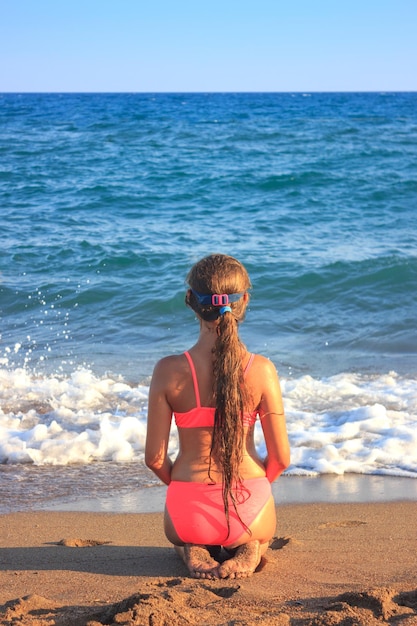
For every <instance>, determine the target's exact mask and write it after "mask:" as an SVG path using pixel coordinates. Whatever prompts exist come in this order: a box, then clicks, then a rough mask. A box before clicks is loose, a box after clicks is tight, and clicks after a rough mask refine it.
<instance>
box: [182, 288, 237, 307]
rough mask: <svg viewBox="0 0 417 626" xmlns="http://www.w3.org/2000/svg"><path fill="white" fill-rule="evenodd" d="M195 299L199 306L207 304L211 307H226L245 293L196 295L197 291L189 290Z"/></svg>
mask: <svg viewBox="0 0 417 626" xmlns="http://www.w3.org/2000/svg"><path fill="white" fill-rule="evenodd" d="M191 291H192V292H193V294H194V295H195V297H196V298H197V300H198V302H199V304H206V305H207V304H208V305H210V304H211V305H212V306H227V305H228V304H230V303H231V302H237V301H238V300H240V298H241V297H242V296H243V294H244V293H245V292H244V291H242V293H210V294H202V293H198V291H194V289H191Z"/></svg>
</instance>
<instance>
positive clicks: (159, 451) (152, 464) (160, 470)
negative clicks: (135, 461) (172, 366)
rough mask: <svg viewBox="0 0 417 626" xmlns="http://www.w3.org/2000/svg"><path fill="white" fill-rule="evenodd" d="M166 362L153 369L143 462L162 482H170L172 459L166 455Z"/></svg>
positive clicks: (169, 411) (169, 412)
mask: <svg viewBox="0 0 417 626" xmlns="http://www.w3.org/2000/svg"><path fill="white" fill-rule="evenodd" d="M168 369H169V368H168V363H167V360H166V359H162V360H161V361H159V362H158V363H157V364H156V366H155V369H154V372H153V376H152V381H151V386H150V389H149V402H148V426H147V432H146V445H145V463H146V465H147V466H148V467H149V469H151V470H152V471H153V472H154V474H156V475H157V476H158V478H159V479H160V480H162V482H164V483H165V484H166V485H169V483H170V482H171V471H172V461H171V459H170V458H169V456H168V443H169V433H170V430H171V420H172V409H171V407H170V405H169V404H168V401H167V398H166V388H167V384H166V381H167V375H168Z"/></svg>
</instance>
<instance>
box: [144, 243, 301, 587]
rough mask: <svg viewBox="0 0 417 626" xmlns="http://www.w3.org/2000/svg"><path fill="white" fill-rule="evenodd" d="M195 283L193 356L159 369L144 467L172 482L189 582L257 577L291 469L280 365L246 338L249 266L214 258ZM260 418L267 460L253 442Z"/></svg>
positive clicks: (168, 514) (174, 526)
mask: <svg viewBox="0 0 417 626" xmlns="http://www.w3.org/2000/svg"><path fill="white" fill-rule="evenodd" d="M187 282H188V284H189V287H190V288H189V290H188V291H187V294H186V304H187V305H188V306H189V307H191V308H192V309H193V311H194V312H195V314H196V316H197V318H198V320H199V322H200V334H199V337H198V341H197V343H196V344H195V345H194V346H193V347H192V348H191V349H190V350H189V351H188V352H186V353H185V354H181V355H175V356H168V357H165V358H163V359H162V360H161V361H159V362H158V363H157V365H156V367H155V370H154V373H153V377H152V382H151V387H150V392H149V412H148V432H147V440H146V452H145V461H146V464H147V466H148V467H149V468H150V469H151V470H152V471H153V472H154V473H155V474H156V475H157V476H158V477H159V478H160V479H161V480H162V481H163V482H164V483H165V484H167V485H168V490H167V499H166V509H165V533H166V536H167V538H168V539H169V541H171V543H173V544H174V545H175V546H176V550H177V552H178V553H179V554H180V555H181V557H182V558H183V559H184V562H185V564H186V565H187V567H188V570H189V572H190V574H191V576H192V577H194V578H242V577H245V576H250V575H251V574H252V573H253V572H254V571H255V569H256V568H257V566H258V565H259V563H260V560H261V557H262V555H263V554H264V553H265V551H266V550H267V548H268V545H269V541H270V540H271V538H272V537H273V534H274V532H275V527H276V517H275V505H274V499H273V496H272V493H271V482H272V481H274V480H275V479H276V478H277V477H278V476H279V475H280V474H281V473H282V472H283V471H284V470H285V468H286V467H288V465H289V456H290V455H289V444H288V437H287V431H286V425H285V416H284V409H283V404H282V398H281V391H280V385H279V380H278V376H277V373H276V370H275V368H274V366H273V364H272V363H271V362H270V361H269V360H268V359H266V358H265V357H263V356H260V355H253V354H250V353H249V352H248V351H247V349H246V347H245V346H244V345H243V343H242V342H241V341H240V339H239V334H238V325H239V323H240V322H241V321H243V318H244V315H245V311H246V307H247V305H248V302H249V294H248V289H249V288H250V286H251V285H250V280H249V276H248V274H247V272H246V269H245V268H244V267H243V265H242V264H241V263H239V261H237V260H236V259H234V258H233V257H230V256H226V255H222V254H215V255H210V256H208V257H205V258H204V259H202V260H201V261H199V262H198V263H196V265H195V266H194V267H193V268H192V269H191V271H190V273H189V275H188V277H187ZM172 415H174V418H175V422H176V425H177V428H178V438H179V453H178V456H177V458H176V459H175V461H174V462H172V460H171V459H170V457H169V456H168V454H167V449H168V441H169V433H170V428H171V419H172ZM257 418H259V419H260V423H261V426H262V430H263V434H264V438H265V443H266V449H267V456H266V458H265V459H263V460H262V459H260V458H259V456H258V454H257V451H256V449H255V443H254V425H255V422H256V419H257ZM221 547H223V548H224V551H223V550H221ZM220 553H222V554H223V555H226V556H227V557H229V558H226V559H221V558H220Z"/></svg>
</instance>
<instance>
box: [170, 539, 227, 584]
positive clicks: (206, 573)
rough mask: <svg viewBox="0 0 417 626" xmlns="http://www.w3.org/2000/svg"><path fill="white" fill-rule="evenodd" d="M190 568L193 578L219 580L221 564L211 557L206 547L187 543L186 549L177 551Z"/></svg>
mask: <svg viewBox="0 0 417 626" xmlns="http://www.w3.org/2000/svg"><path fill="white" fill-rule="evenodd" d="M177 552H178V553H179V554H180V555H181V556H182V558H183V560H184V563H185V565H186V566H187V567H188V571H189V572H190V576H191V578H210V579H214V578H218V577H219V563H218V562H217V561H216V560H215V559H213V558H212V557H211V556H210V552H209V551H208V549H207V548H206V546H200V545H194V544H192V543H186V544H185V546H184V548H183V549H182V551H181V549H180V548H179V549H177Z"/></svg>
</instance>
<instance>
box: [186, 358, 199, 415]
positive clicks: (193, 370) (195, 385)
mask: <svg viewBox="0 0 417 626" xmlns="http://www.w3.org/2000/svg"><path fill="white" fill-rule="evenodd" d="M184 354H185V356H186V357H187V361H188V364H189V366H190V370H191V376H192V378H193V385H194V394H195V401H196V404H197V407H198V408H200V407H201V404H200V392H199V390H198V380H197V374H196V371H195V367H194V363H193V360H192V358H191V354H190V353H189V352H184Z"/></svg>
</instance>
